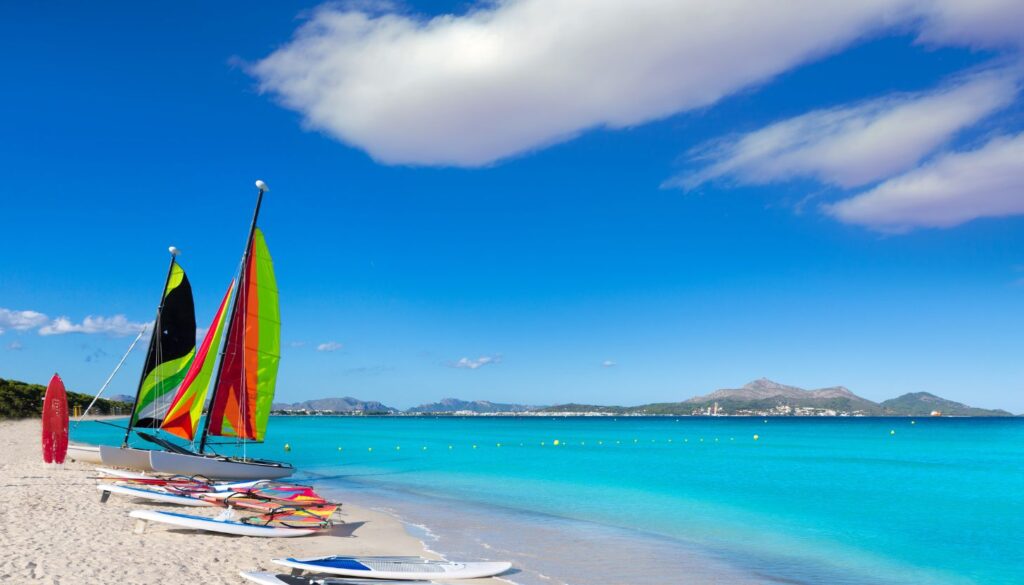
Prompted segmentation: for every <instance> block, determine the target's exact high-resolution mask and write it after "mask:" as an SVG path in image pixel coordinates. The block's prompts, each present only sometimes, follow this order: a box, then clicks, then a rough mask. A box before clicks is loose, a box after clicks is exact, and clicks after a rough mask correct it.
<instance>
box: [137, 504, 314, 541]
mask: <svg viewBox="0 0 1024 585" xmlns="http://www.w3.org/2000/svg"><path fill="white" fill-rule="evenodd" d="M128 515H129V516H131V517H132V518H137V519H139V520H145V521H147V522H159V523H161V524H170V525H171V526H177V527H179V528H191V529H192V530H206V531H208V532H220V533H221V534H235V535H237V536H262V537H270V538H291V537H295V536H307V535H309V534H314V533H316V532H317V529H316V528H287V527H283V526H282V527H277V526H259V525H255V524H246V523H245V522H239V521H237V520H230V519H227V518H210V517H208V516H195V515H192V514H180V513H178V512H161V511H157V510H135V511H133V512H131V513H129V514H128ZM140 531H141V529H140V528H136V532H140Z"/></svg>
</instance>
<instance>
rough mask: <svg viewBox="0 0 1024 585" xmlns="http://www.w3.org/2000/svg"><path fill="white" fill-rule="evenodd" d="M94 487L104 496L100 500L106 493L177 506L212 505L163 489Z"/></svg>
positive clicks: (104, 499) (112, 486)
mask: <svg viewBox="0 0 1024 585" xmlns="http://www.w3.org/2000/svg"><path fill="white" fill-rule="evenodd" d="M96 489H98V490H100V491H101V492H103V493H104V496H103V497H102V498H101V499H100V502H106V501H107V495H106V494H119V495H122V496H132V497H135V498H142V499H144V500H150V501H153V502H160V503H163V504H178V505H179V506H213V505H215V504H213V503H212V502H207V501H206V500H202V499H199V498H190V497H188V496H179V495H177V494H172V493H168V492H166V491H163V490H150V489H146V488H142V487H132V486H129V485H121V484H100V485H98V486H96Z"/></svg>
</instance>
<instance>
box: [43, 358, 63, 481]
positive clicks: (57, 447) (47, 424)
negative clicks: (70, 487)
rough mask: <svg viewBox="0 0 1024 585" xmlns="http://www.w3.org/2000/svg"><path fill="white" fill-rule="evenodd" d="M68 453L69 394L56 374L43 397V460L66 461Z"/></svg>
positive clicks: (49, 461)
mask: <svg viewBox="0 0 1024 585" xmlns="http://www.w3.org/2000/svg"><path fill="white" fill-rule="evenodd" d="M67 454H68V395H67V392H65V391H64V382H63V381H61V379H60V376H58V375H57V374H54V375H53V377H52V378H50V383H49V385H47V386H46V397H45V398H43V461H46V462H47V463H64V457H65V456H66V455H67Z"/></svg>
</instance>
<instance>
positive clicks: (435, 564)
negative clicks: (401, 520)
mask: <svg viewBox="0 0 1024 585" xmlns="http://www.w3.org/2000/svg"><path fill="white" fill-rule="evenodd" d="M97 472H98V473H99V475H98V477H97V478H96V479H97V480H98V481H97V485H96V488H97V489H98V490H99V491H100V492H101V495H100V501H101V502H106V501H107V500H108V499H109V498H110V496H111V494H115V495H119V496H127V497H133V498H139V499H143V500H147V501H149V502H152V503H158V504H169V505H172V506H175V507H182V506H193V507H219V508H222V509H223V511H222V512H221V513H220V514H219V515H216V516H203V515H198V514H187V513H182V512H180V511H177V510H135V511H132V512H131V513H130V514H129V515H130V516H131V517H132V518H135V519H137V520H138V523H137V524H136V528H135V531H136V533H139V534H141V533H143V532H144V531H145V528H146V525H147V523H148V522H157V523H160V524H166V525H170V526H174V527H178V528H188V529H193V530H204V531H207V532H216V533H221V534H231V535H236V536H257V537H276V538H281V537H295V536H307V535H311V534H316V533H317V532H322V531H325V530H327V529H329V528H330V527H331V526H333V525H334V521H333V520H332V516H333V515H334V513H335V512H336V511H337V510H338V509H339V508H340V507H341V504H338V503H335V502H329V501H327V500H326V499H324V498H323V497H321V496H320V495H319V494H318V493H316V491H315V490H314V489H313V488H312V487H310V486H307V485H301V484H293V483H284V482H279V481H272V480H252V481H241V482H225V481H213V480H210V479H207V478H204V477H197V476H190V477H189V476H180V475H150V474H143V473H136V472H130V471H122V470H115V469H109V468H98V469H97ZM273 562H274V563H277V564H278V565H281V566H283V567H287V568H288V569H290V570H291V572H290V573H288V574H285V573H281V574H277V573H271V572H242V573H240V575H241V576H242V577H244V578H245V579H247V580H248V581H251V582H253V583H259V584H262V585H332V584H333V585H356V584H360V583H363V584H371V583H372V584H376V585H380V584H382V583H429V582H431V581H434V580H436V579H444V580H451V579H475V578H479V577H490V576H494V575H498V574H500V573H504V572H505V571H507V570H509V569H510V568H511V567H512V564H511V563H508V562H451V561H435V560H429V559H424V558H420V557H405V556H398V557H381V556H373V557H354V556H341V555H331V556H323V557H313V558H292V557H289V558H284V559H273Z"/></svg>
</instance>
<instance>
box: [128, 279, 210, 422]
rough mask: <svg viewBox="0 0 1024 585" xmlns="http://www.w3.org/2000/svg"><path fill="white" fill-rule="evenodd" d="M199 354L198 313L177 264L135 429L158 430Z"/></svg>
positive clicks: (148, 358) (137, 408)
mask: <svg viewBox="0 0 1024 585" xmlns="http://www.w3.org/2000/svg"><path fill="white" fill-rule="evenodd" d="M195 353H196V312H195V305H193V303H192V285H191V284H189V282H188V277H187V276H185V271H184V270H183V269H182V268H181V265H179V264H178V263H177V262H173V263H172V264H171V269H170V272H169V274H168V277H167V287H166V288H165V289H164V296H163V301H162V303H161V309H160V312H159V315H158V317H157V321H156V323H155V324H154V328H153V336H152V338H151V339H150V341H149V352H148V353H147V354H146V363H145V366H144V367H143V369H142V383H141V384H140V385H139V394H138V398H137V399H136V403H135V411H134V412H133V413H132V423H131V424H132V426H136V427H149V428H158V427H159V426H160V423H161V422H163V420H164V415H166V414H167V409H168V408H169V407H170V405H171V397H172V396H173V392H174V390H175V388H177V387H178V385H179V384H181V381H182V380H183V379H184V378H185V372H186V371H187V370H188V368H189V366H190V365H191V364H192V359H193V358H194V357H195Z"/></svg>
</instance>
